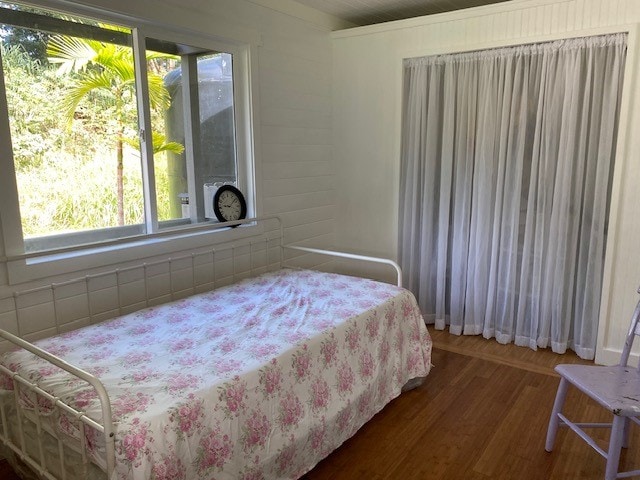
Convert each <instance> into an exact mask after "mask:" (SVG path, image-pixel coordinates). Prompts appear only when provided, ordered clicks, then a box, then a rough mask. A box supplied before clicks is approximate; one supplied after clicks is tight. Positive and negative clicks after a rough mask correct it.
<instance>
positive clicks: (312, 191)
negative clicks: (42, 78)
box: [0, 0, 344, 347]
mask: <svg viewBox="0 0 640 480" xmlns="http://www.w3.org/2000/svg"><path fill="white" fill-rule="evenodd" d="M44 1H46V0H44ZM82 3H83V4H84V5H88V6H91V7H96V8H104V9H107V10H108V11H110V12H113V13H116V14H122V15H127V16H133V17H136V18H139V19H143V20H145V19H146V20H153V21H154V22H160V23H162V24H166V25H167V26H172V27H179V28H184V29H188V30H190V31H192V32H195V33H196V34H197V33H201V34H206V35H209V36H216V37H220V38H221V39H224V40H231V41H234V42H236V43H238V44H242V45H248V46H249V47H250V54H251V56H252V62H251V65H252V67H253V70H252V72H251V75H252V77H253V85H252V86H253V89H254V92H253V93H254V95H255V100H256V102H255V103H254V107H255V110H254V117H253V118H254V121H255V124H254V128H255V130H254V131H255V156H256V190H257V198H256V200H257V201H256V203H257V208H258V214H260V215H271V214H277V215H280V216H281V217H282V219H283V221H284V225H285V240H286V241H287V242H305V241H307V242H312V243H313V244H314V245H328V244H331V243H332V242H333V232H334V217H335V200H334V195H333V192H334V189H335V188H334V183H335V177H334V162H333V160H332V152H331V66H332V64H331V40H330V37H329V32H330V31H331V30H332V29H335V28H339V27H340V26H342V25H344V23H342V22H339V21H337V20H335V19H332V18H330V17H328V16H326V15H322V14H319V12H316V11H313V10H311V9H307V8H306V7H302V6H300V5H297V6H295V8H294V9H292V10H291V12H292V13H293V14H285V13H282V12H281V11H276V10H274V9H273V8H271V7H273V6H277V7H279V8H280V9H286V8H287V7H288V6H290V2H288V0H274V1H264V0H253V1H249V0H206V1H205V0H135V1H130V0H88V1H84V2H82ZM51 5H55V4H54V3H51ZM294 14H295V16H294ZM1 220H2V219H0V228H1ZM5 224H6V222H5ZM155 253H157V252H155ZM179 254H180V252H174V253H172V255H179ZM3 255H4V246H3V244H2V235H0V258H1V257H3ZM115 266H116V265H111V266H110V267H109V268H114V267H115ZM89 273H92V272H88V271H84V270H83V271H77V272H74V273H72V274H67V275H65V276H63V277H60V276H58V277H55V278H43V279H41V280H40V281H38V282H34V283H35V284H40V283H42V284H45V283H46V284H48V283H50V282H52V281H56V282H59V281H62V280H64V279H65V278H69V277H77V276H79V275H85V274H89ZM27 286H29V287H30V286H32V285H11V286H9V285H8V280H7V271H6V264H4V263H1V262H0V298H2V297H4V296H6V295H7V294H10V293H11V292H12V291H14V290H18V289H23V288H25V287H27ZM116 300H117V299H116V298H115V297H113V296H111V297H109V298H108V299H107V300H105V302H104V305H101V307H100V308H101V311H104V312H111V311H112V310H113V309H114V308H115V307H117V305H115V304H114V302H116ZM86 304H87V302H86V300H83V299H81V298H77V299H75V300H74V302H70V303H69V305H70V306H69V307H68V308H67V311H65V315H67V316H69V317H70V318H73V319H78V321H79V322H80V321H81V320H82V319H83V318H84V316H85V315H86V312H85V310H86ZM35 311H36V310H35V309H34V312H35ZM37 311H38V312H42V314H41V315H40V316H38V315H36V314H35V313H34V314H33V315H32V316H31V317H30V320H29V323H30V324H29V328H28V332H29V333H30V335H29V337H30V338H37V337H39V336H42V335H45V334H46V333H50V327H51V325H52V312H51V306H50V305H43V306H41V307H39V309H38V310H37ZM17 321H18V320H17V318H16V314H15V312H14V311H13V304H12V302H11V301H10V300H9V301H0V328H5V329H7V330H9V331H12V332H16V331H17ZM23 331H25V330H24V329H23ZM0 347H1V345H0Z"/></svg>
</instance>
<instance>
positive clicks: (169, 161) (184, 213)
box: [147, 39, 237, 226]
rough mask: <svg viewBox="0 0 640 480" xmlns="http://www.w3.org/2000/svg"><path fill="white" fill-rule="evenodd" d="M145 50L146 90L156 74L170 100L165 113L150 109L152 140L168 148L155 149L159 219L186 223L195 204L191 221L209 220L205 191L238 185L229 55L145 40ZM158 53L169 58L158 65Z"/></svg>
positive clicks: (156, 146) (231, 75) (155, 146)
mask: <svg viewBox="0 0 640 480" xmlns="http://www.w3.org/2000/svg"><path fill="white" fill-rule="evenodd" d="M147 48H148V49H149V50H153V53H151V54H148V55H149V60H148V65H149V79H150V88H151V79H152V77H153V75H155V74H158V75H160V76H161V78H162V80H163V83H164V85H165V87H166V88H167V91H168V92H169V98H170V103H169V106H168V108H167V109H166V110H164V111H162V110H158V109H155V110H154V109H152V126H153V130H154V136H155V137H156V138H158V139H162V140H163V141H165V142H167V145H168V148H159V147H160V145H155V144H154V151H155V154H154V170H155V175H156V192H157V203H158V218H159V220H160V221H168V220H174V222H168V223H165V226H166V225H173V224H175V220H176V219H181V218H184V219H190V218H191V215H190V210H189V205H188V204H187V202H195V204H196V209H195V211H194V214H193V218H192V219H191V220H193V221H205V220H208V219H209V218H212V217H213V214H212V213H211V212H210V211H209V210H210V209H207V210H205V201H206V200H207V198H205V196H206V195H205V194H206V192H208V194H209V196H210V195H211V192H212V190H211V189H210V188H208V187H209V186H210V185H213V184H216V185H218V184H221V183H235V182H236V180H237V169H236V150H235V121H234V100H233V74H232V72H233V69H232V56H231V55H230V54H228V53H219V52H211V51H206V50H203V49H198V48H195V47H191V46H186V45H176V44H170V43H166V42H164V43H163V42H159V41H158V40H155V39H148V41H147ZM158 51H162V52H164V53H165V54H169V53H172V54H174V57H173V58H172V59H171V60H167V59H166V58H165V59H163V60H162V61H161V62H159V61H158V60H157V58H155V55H156V53H157V52H158ZM185 119H186V120H185ZM185 125H187V127H186V128H185ZM189 125H190V126H191V128H190V129H189V127H188V126H189ZM183 147H184V148H183ZM191 159H192V160H191ZM190 162H191V163H190ZM189 185H191V186H192V190H194V191H190V189H189ZM194 185H195V187H193V186H194ZM210 200H211V199H210V198H209V201H210ZM191 220H188V221H189V222H190V221H191Z"/></svg>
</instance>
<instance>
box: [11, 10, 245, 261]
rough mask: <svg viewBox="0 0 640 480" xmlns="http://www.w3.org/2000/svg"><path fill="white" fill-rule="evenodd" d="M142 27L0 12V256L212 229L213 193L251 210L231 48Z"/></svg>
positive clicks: (239, 61)
mask: <svg viewBox="0 0 640 480" xmlns="http://www.w3.org/2000/svg"><path fill="white" fill-rule="evenodd" d="M147 31H148V32H152V29H150V28H148V27H145V32H142V31H141V30H139V29H138V28H136V27H127V26H123V25H120V24H119V22H115V23H112V22H111V21H110V20H103V19H87V18H81V17H78V16H70V15H69V14H67V13H58V12H53V11H48V10H42V9H38V8H33V7H26V6H20V5H16V4H2V3H0V41H1V50H0V54H1V57H2V64H1V73H2V80H3V81H2V82H0V95H4V96H5V97H6V100H7V101H6V111H3V110H4V109H0V124H2V123H3V124H4V126H0V131H1V132H2V133H3V138H7V137H8V136H10V139H11V142H10V143H9V142H4V141H3V142H2V145H0V164H1V166H2V169H3V171H5V172H7V171H9V172H12V173H13V172H15V183H12V181H13V179H10V180H6V179H5V180H4V181H5V183H4V184H2V185H0V188H4V187H7V186H9V187H12V188H9V189H8V190H11V191H12V192H14V194H13V196H14V197H16V198H13V199H11V198H10V199H9V202H8V203H10V204H14V205H15V208H14V209H13V211H12V212H9V214H8V215H7V210H8V209H7V208H6V207H5V209H4V210H3V214H4V215H3V224H4V225H5V228H3V231H5V237H6V236H7V235H9V236H12V235H13V236H14V237H12V238H5V242H6V243H7V251H8V254H9V255H15V254H27V255H28V254H34V253H35V254H38V252H40V253H41V252H52V251H56V250H60V249H67V250H68V249H77V247H80V246H84V247H86V246H95V245H97V244H104V243H105V242H106V243H109V242H112V243H113V242H114V241H122V239H123V238H132V239H135V240H138V241H139V240H140V239H144V238H146V237H147V236H149V235H153V234H158V233H160V232H163V231H169V230H171V231H173V230H182V229H185V228H189V227H190V226H193V225H194V224H200V223H203V222H212V221H214V220H212V218H211V217H213V215H212V213H211V211H210V210H211V209H210V208H209V207H208V202H207V200H208V201H209V202H210V201H211V195H212V193H213V191H214V190H215V188H216V187H217V186H219V185H221V184H224V183H232V184H235V185H236V186H238V187H239V188H240V189H241V190H243V191H245V193H246V196H247V200H248V204H249V211H250V214H253V195H252V194H251V192H250V191H249V189H250V188H251V187H252V181H251V176H252V174H251V172H252V168H251V163H250V161H249V158H248V157H250V155H249V154H248V152H250V149H247V148H244V147H243V143H244V144H246V143H247V137H248V134H247V131H248V128H247V127H246V124H247V123H248V122H241V121H240V122H239V121H238V118H239V117H242V116H243V115H244V113H243V112H242V111H241V109H240V111H239V108H238V104H239V103H240V104H245V103H246V102H243V101H242V100H243V99H242V96H243V95H246V93H244V92H246V91H247V89H246V88H245V89H243V88H238V86H237V83H241V84H244V83H245V79H244V78H243V77H244V76H246V72H247V69H246V67H244V66H243V65H244V62H245V61H244V60H243V56H242V54H241V53H242V52H241V51H239V50H237V49H236V48H234V47H231V46H230V47H229V48H226V46H223V48H220V45H215V46H214V45H212V44H211V42H210V41H209V40H208V39H202V38H196V39H194V40H193V42H192V41H191V40H190V39H189V38H190V37H187V41H186V42H185V41H184V35H179V38H180V41H175V40H174V39H172V38H167V37H169V36H170V33H167V32H163V35H162V36H160V35H157V34H156V33H157V32H156V33H150V34H148V35H147V34H146V32H147ZM0 103H3V102H0ZM5 132H6V133H7V137H5V135H4V133H5ZM11 176H12V177H13V175H11ZM0 181H2V180H0ZM0 197H1V195H0ZM3 198H5V199H6V198H7V197H6V194H5V197H3ZM18 212H19V213H18ZM7 217H9V222H8V223H11V220H12V219H14V217H15V218H17V219H19V220H16V219H14V223H15V224H16V225H18V224H19V226H20V228H19V230H18V229H11V228H6V227H7V222H6V218H7ZM16 230H18V233H16ZM7 231H8V233H7ZM19 231H21V232H22V235H19ZM15 237H19V238H15Z"/></svg>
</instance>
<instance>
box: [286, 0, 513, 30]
mask: <svg viewBox="0 0 640 480" xmlns="http://www.w3.org/2000/svg"><path fill="white" fill-rule="evenodd" d="M296 1H297V2H298V3H302V4H303V5H307V6H309V7H312V8H314V9H316V10H319V11H321V12H324V13H327V14H330V15H333V16H334V17H338V18H341V19H343V20H346V21H347V22H351V23H353V24H355V25H358V26H361V25H371V24H374V23H382V22H389V21H392V20H402V19H405V18H411V17H420V16H422V15H432V14H434V13H442V12H449V11H452V10H460V9H463V8H470V7H478V6H481V5H489V4H492V3H499V2H504V1H506V0H296Z"/></svg>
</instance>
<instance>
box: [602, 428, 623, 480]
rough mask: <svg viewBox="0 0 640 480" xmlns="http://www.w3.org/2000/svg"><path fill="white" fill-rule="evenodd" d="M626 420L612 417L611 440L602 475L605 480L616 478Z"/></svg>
mask: <svg viewBox="0 0 640 480" xmlns="http://www.w3.org/2000/svg"><path fill="white" fill-rule="evenodd" d="M626 420H627V419H626V418H625V417H621V416H619V415H614V416H613V426H612V428H611V438H610V439H609V451H608V452H607V467H606V469H605V474H604V478H605V480H615V479H616V477H617V476H618V465H619V464H620V449H621V448H622V443H623V435H624V433H625V423H626Z"/></svg>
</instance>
